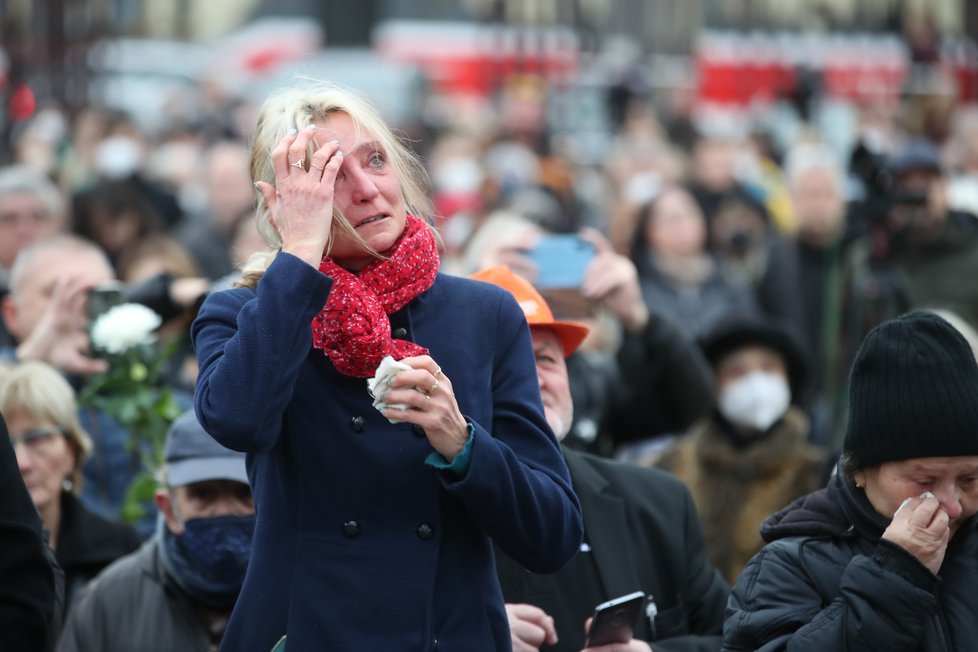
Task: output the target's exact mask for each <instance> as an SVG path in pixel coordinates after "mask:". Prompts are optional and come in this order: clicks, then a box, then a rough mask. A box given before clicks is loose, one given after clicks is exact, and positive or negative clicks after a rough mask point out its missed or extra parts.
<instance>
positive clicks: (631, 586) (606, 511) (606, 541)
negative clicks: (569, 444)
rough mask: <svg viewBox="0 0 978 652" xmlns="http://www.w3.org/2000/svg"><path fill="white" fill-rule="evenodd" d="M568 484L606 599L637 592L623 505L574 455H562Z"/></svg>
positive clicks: (579, 458)
mask: <svg viewBox="0 0 978 652" xmlns="http://www.w3.org/2000/svg"><path fill="white" fill-rule="evenodd" d="M564 453H565V455H564V456H565V458H566V460H567V468H568V469H569V470H570V475H571V481H572V483H573V486H574V487H575V488H580V489H582V490H579V491H577V496H578V500H580V502H581V511H582V513H583V515H584V532H585V538H586V539H587V541H588V543H590V544H591V554H592V555H593V556H594V562H595V564H596V565H597V567H598V573H599V574H600V576H601V580H602V583H603V584H604V589H605V592H606V593H607V595H608V596H609V598H614V597H618V596H620V595H624V594H626V593H631V592H632V591H635V590H637V589H638V588H639V582H638V574H637V572H636V568H635V563H634V554H633V551H632V550H631V548H630V547H629V540H628V539H629V537H628V536H627V534H626V533H627V532H628V531H629V530H628V523H627V521H626V517H625V502H624V501H623V500H622V499H621V497H620V496H617V495H614V494H613V493H611V492H610V491H609V487H608V481H607V480H606V479H605V478H604V477H602V476H601V475H600V474H599V473H597V472H596V471H595V470H594V469H593V468H592V467H591V466H590V465H589V464H587V463H586V461H584V459H582V458H581V457H579V456H578V454H577V453H575V452H574V451H569V450H566V449H565V451H564Z"/></svg>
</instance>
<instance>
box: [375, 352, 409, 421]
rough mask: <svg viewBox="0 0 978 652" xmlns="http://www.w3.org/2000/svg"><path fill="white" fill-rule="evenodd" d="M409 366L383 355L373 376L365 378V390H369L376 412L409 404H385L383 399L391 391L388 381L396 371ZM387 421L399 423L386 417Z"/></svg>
mask: <svg viewBox="0 0 978 652" xmlns="http://www.w3.org/2000/svg"><path fill="white" fill-rule="evenodd" d="M411 368H412V367H411V366H410V365H407V364H404V363H403V362H398V361H397V360H395V359H394V358H392V357H390V356H389V355H387V356H384V359H383V360H381V361H380V364H379V365H377V371H375V372H374V377H373V378H368V379H367V391H368V392H370V396H371V398H373V399H374V407H375V408H377V411H378V412H380V413H381V414H383V413H384V410H386V409H388V408H390V409H393V410H406V409H408V407H409V406H407V405H402V404H395V405H387V403H385V402H384V399H386V398H387V393H388V392H390V391H391V387H390V384H389V382H390V381H391V380H393V378H394V376H396V375H397V374H398V372H401V371H404V370H405V369H411ZM388 379H390V380H388ZM388 421H390V422H391V423H401V421H400V420H399V419H388Z"/></svg>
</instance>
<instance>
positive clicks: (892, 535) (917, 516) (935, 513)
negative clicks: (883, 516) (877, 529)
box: [883, 493, 951, 575]
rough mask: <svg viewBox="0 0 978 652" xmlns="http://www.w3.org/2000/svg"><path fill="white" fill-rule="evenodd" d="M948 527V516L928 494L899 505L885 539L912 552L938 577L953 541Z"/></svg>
mask: <svg viewBox="0 0 978 652" xmlns="http://www.w3.org/2000/svg"><path fill="white" fill-rule="evenodd" d="M948 523H949V517H948V514H947V512H946V511H944V509H942V508H941V504H940V502H939V501H938V500H937V498H935V497H934V495H933V494H930V493H925V494H923V495H921V496H919V497H916V498H908V499H907V500H905V501H904V503H903V504H902V505H900V508H899V509H898V510H897V511H896V514H894V515H893V521H892V522H890V525H889V527H887V528H886V531H885V532H884V533H883V538H884V539H886V540H887V541H890V542H892V543H895V544H897V545H898V546H900V547H901V548H903V549H904V550H906V551H907V552H909V553H910V554H911V555H913V556H914V557H916V558H917V559H918V560H919V561H920V563H921V564H923V565H924V566H926V567H927V568H928V569H929V570H930V572H932V573H934V574H935V575H936V574H937V571H939V570H940V569H941V564H943V563H944V553H946V552H947V543H948V541H949V540H950V538H951V531H950V529H949V527H948Z"/></svg>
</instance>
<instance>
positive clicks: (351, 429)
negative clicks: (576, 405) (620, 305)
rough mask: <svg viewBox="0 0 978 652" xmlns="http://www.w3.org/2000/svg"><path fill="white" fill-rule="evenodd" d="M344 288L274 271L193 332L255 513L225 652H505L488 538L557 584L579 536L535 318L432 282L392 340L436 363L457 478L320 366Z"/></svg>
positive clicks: (505, 631) (212, 411) (494, 298)
mask: <svg viewBox="0 0 978 652" xmlns="http://www.w3.org/2000/svg"><path fill="white" fill-rule="evenodd" d="M331 287H332V281H331V280H330V279H329V278H328V277H327V276H325V275H323V274H322V273H320V272H319V271H318V270H317V269H314V268H313V267H311V266H309V265H307V264H306V263H304V262H302V261H301V260H299V259H298V258H296V257H294V256H291V255H289V254H286V253H281V254H279V255H278V256H277V257H276V258H275V260H274V261H273V262H272V264H271V265H270V266H269V268H268V270H267V271H266V272H265V274H264V276H262V278H261V281H260V283H259V284H258V287H257V289H256V290H252V289H243V288H242V289H234V290H226V291H222V292H216V293H213V294H211V295H210V296H209V297H208V298H207V300H206V301H205V302H204V305H203V306H202V307H201V309H200V313H199V314H198V317H197V320H196V321H195V322H194V326H193V329H192V332H193V334H194V341H195V345H196V350H197V356H198V359H199V360H200V378H199V381H198V384H197V393H196V397H195V398H196V409H197V415H198V417H199V418H200V422H201V424H202V425H203V426H204V428H205V429H206V430H207V431H208V432H210V433H211V435H213V436H214V438H215V439H217V440H218V441H219V442H220V443H222V444H224V445H225V446H227V447H228V448H231V449H235V450H242V451H247V453H248V457H247V466H248V476H249V480H250V482H251V486H252V489H253V492H254V499H255V508H256V511H257V524H256V527H255V535H254V544H253V548H252V557H251V563H250V564H249V566H248V573H247V576H246V577H245V581H244V586H243V588H242V590H241V596H240V597H239V599H238V602H237V605H236V606H235V611H234V614H233V615H232V617H231V623H230V624H229V626H228V631H227V633H226V635H225V637H224V641H223V649H224V651H225V652H234V651H237V650H247V651H248V652H250V651H251V650H268V649H271V647H272V646H273V645H274V644H275V642H276V641H278V640H279V639H280V638H281V637H282V635H284V634H288V646H289V648H290V649H293V650H319V649H323V650H325V649H329V650H337V651H339V650H356V651H358V652H359V651H361V650H364V651H365V650H399V651H405V652H407V651H408V650H412V651H413V650H430V649H434V648H435V647H436V646H437V649H438V650H439V652H455V651H459V652H489V651H496V650H508V649H509V648H510V639H509V626H508V623H507V620H506V613H505V609H504V607H503V599H502V594H501V592H500V591H499V585H498V583H497V581H496V575H495V569H494V567H493V563H492V545H491V541H490V537H491V538H492V539H495V540H496V541H497V542H498V543H499V544H500V545H501V546H502V547H503V548H504V549H506V550H507V551H508V552H509V553H510V554H512V555H513V556H514V557H516V558H517V559H519V560H520V561H522V562H523V563H524V564H526V565H527V566H529V567H531V568H533V569H534V570H537V571H539V572H553V571H556V570H557V569H559V568H560V567H561V566H563V565H564V564H565V563H566V562H567V560H569V559H570V558H571V557H572V556H573V555H574V553H575V552H576V551H577V548H578V546H579V544H580V541H581V534H582V525H581V514H580V507H579V505H578V503H577V498H576V497H575V496H574V494H573V491H572V490H571V487H570V477H569V476H568V473H567V467H566V465H565V463H564V459H563V456H562V455H561V453H560V447H559V446H558V444H557V442H556V440H555V439H554V437H553V434H552V433H551V432H550V428H549V427H548V426H547V422H546V419H545V417H544V413H543V407H542V404H541V401H540V390H539V387H538V386H537V375H536V368H535V366H534V356H533V349H532V342H531V339H530V332H529V328H528V327H527V325H526V319H525V317H524V315H523V311H522V310H521V309H520V307H519V305H518V304H517V303H516V300H515V299H514V298H513V296H512V295H511V294H510V293H509V292H507V291H505V290H503V289H502V288H499V287H497V286H494V285H491V284H489V283H484V282H480V281H474V280H470V279H464V278H458V277H452V276H446V275H442V274H439V275H438V277H437V279H436V280H435V283H434V285H433V286H432V287H431V288H430V289H428V290H427V291H425V292H423V293H422V294H421V295H419V296H418V297H416V298H415V299H414V300H413V301H411V302H410V303H409V304H408V305H407V306H406V307H405V308H403V309H402V310H400V311H398V312H396V313H394V314H392V315H390V321H391V328H392V332H393V333H394V337H396V338H400V339H408V340H411V341H414V342H417V343H418V344H420V345H422V346H425V347H427V348H428V349H430V351H431V357H432V358H433V359H434V360H435V361H436V362H437V363H438V364H439V365H440V366H441V368H442V369H443V370H444V373H445V376H446V377H447V378H448V379H450V381H451V389H452V391H453V392H454V395H455V400H456V401H457V403H458V406H459V409H460V410H461V412H462V414H463V415H464V416H465V418H466V419H467V420H468V421H469V423H470V424H471V431H472V433H473V434H472V436H471V440H470V441H471V451H470V452H471V457H470V464H469V466H468V469H467V471H466V472H465V474H464V475H463V476H462V477H461V478H460V477H458V476H457V475H455V474H454V473H453V472H452V471H450V470H439V469H437V468H434V467H433V466H432V460H431V459H430V457H429V456H430V455H431V454H432V453H433V449H432V447H431V445H430V444H429V443H428V440H427V439H426V438H425V437H424V436H423V433H419V432H417V431H416V430H415V429H412V427H411V425H410V424H406V423H397V424H392V423H390V422H389V421H388V420H387V419H386V418H385V417H384V416H383V415H382V414H380V412H378V411H377V410H376V409H375V408H374V407H373V405H372V401H371V398H370V395H369V394H368V393H367V385H366V382H365V381H364V379H363V378H352V377H348V376H343V375H341V374H340V373H339V372H338V371H337V370H336V368H335V367H334V366H333V364H332V363H331V362H330V361H329V359H328V358H327V357H326V356H325V355H324V354H323V352H322V351H320V350H318V349H314V348H312V329H311V328H310V322H311V321H312V319H313V317H314V316H315V315H316V314H317V313H318V312H319V311H320V310H321V309H322V307H323V305H324V304H325V303H326V299H327V297H328V295H329V292H330V289H331ZM438 457H440V456H438Z"/></svg>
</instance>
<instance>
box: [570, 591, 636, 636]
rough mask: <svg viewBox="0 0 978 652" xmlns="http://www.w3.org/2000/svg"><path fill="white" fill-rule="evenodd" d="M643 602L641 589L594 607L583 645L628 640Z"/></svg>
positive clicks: (633, 630)
mask: <svg viewBox="0 0 978 652" xmlns="http://www.w3.org/2000/svg"><path fill="white" fill-rule="evenodd" d="M644 604H645V593H643V592H642V591H635V592H634V593H629V594H628V595H623V596H621V597H618V598H615V599H614V600H608V601H607V602H602V603H601V604H599V605H598V606H597V607H595V608H594V618H593V619H592V620H591V626H590V627H589V628H588V630H587V636H586V637H585V638H584V647H597V646H599V645H608V644H610V643H627V642H628V641H630V640H631V639H632V636H633V635H634V633H635V623H636V622H638V617H639V614H641V613H642V606H643V605H644Z"/></svg>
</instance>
